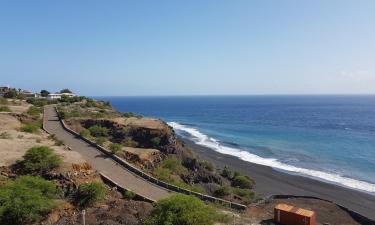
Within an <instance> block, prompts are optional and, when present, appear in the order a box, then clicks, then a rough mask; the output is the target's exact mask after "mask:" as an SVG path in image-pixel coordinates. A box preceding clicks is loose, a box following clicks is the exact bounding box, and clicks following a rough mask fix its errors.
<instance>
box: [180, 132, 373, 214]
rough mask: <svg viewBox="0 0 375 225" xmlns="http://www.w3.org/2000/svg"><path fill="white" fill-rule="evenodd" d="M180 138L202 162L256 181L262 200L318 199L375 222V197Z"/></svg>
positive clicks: (256, 189)
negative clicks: (209, 162) (227, 167)
mask: <svg viewBox="0 0 375 225" xmlns="http://www.w3.org/2000/svg"><path fill="white" fill-rule="evenodd" d="M179 138H180V139H181V140H183V141H184V142H185V144H186V146H188V147H189V148H191V149H192V151H193V152H194V153H195V154H197V155H198V156H199V157H200V158H202V159H204V160H208V161H211V162H212V163H214V164H215V165H216V166H218V167H224V166H225V165H227V166H229V167H230V168H231V169H233V170H237V171H239V172H241V173H242V174H245V175H247V176H249V177H251V178H252V179H254V180H255V182H256V186H255V188H254V191H255V193H256V197H258V198H264V197H268V196H271V195H295V196H311V197H317V198H321V199H324V200H328V201H332V202H334V203H335V204H338V205H340V206H342V207H345V208H348V209H349V210H351V211H354V212H357V213H359V214H361V215H363V216H365V217H367V218H369V219H372V220H375V213H374V212H375V195H371V194H367V193H364V192H361V191H357V190H353V189H349V188H346V187H342V186H338V185H335V184H331V183H326V182H323V181H319V180H316V179H313V178H309V177H305V176H301V175H293V174H288V173H286V172H282V171H279V170H275V169H273V168H271V167H268V166H263V165H258V164H254V163H250V162H246V161H244V160H241V159H239V158H237V157H235V156H231V155H225V154H221V153H219V152H216V151H215V150H213V149H210V148H208V147H204V146H200V145H198V144H195V143H194V142H193V141H191V140H188V139H186V138H182V137H179Z"/></svg>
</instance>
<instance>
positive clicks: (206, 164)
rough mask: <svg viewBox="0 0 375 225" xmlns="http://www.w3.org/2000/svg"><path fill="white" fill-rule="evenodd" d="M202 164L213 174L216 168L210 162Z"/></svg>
mask: <svg viewBox="0 0 375 225" xmlns="http://www.w3.org/2000/svg"><path fill="white" fill-rule="evenodd" d="M201 163H202V165H203V166H204V168H206V169H207V170H208V171H211V172H213V171H214V169H215V167H214V165H213V164H212V163H211V162H210V161H206V160H204V161H201Z"/></svg>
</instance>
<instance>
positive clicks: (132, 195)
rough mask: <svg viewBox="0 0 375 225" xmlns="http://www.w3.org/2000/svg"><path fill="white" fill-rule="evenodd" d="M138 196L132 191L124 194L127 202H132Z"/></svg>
mask: <svg viewBox="0 0 375 225" xmlns="http://www.w3.org/2000/svg"><path fill="white" fill-rule="evenodd" d="M136 196H137V194H136V193H134V192H132V191H124V192H123V193H122V197H123V198H125V199H127V200H132V199H134V198H135V197H136Z"/></svg>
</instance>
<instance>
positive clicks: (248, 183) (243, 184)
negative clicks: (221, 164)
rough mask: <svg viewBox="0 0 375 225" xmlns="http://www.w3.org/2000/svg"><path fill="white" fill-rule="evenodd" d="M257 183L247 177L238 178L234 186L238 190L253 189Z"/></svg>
mask: <svg viewBox="0 0 375 225" xmlns="http://www.w3.org/2000/svg"><path fill="white" fill-rule="evenodd" d="M254 184H255V182H254V181H253V180H251V179H250V178H248V177H246V176H241V175H239V176H236V177H234V178H233V180H232V186H233V187H238V188H249V189H251V188H253V186H254Z"/></svg>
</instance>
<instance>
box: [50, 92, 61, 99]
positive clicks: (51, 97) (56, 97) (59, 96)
mask: <svg viewBox="0 0 375 225" xmlns="http://www.w3.org/2000/svg"><path fill="white" fill-rule="evenodd" d="M61 96H62V94H60V93H55V94H48V96H47V98H48V99H51V100H54V99H61Z"/></svg>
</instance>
